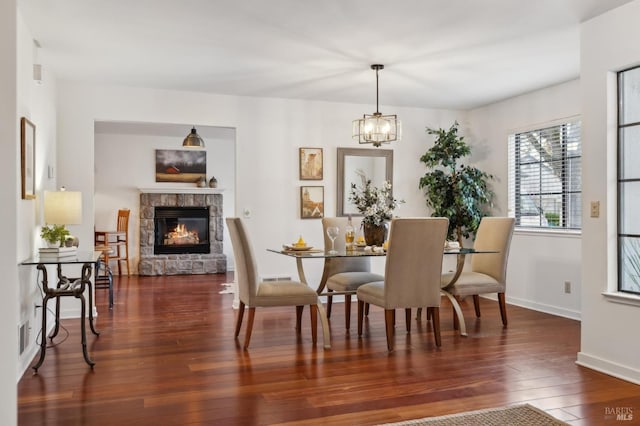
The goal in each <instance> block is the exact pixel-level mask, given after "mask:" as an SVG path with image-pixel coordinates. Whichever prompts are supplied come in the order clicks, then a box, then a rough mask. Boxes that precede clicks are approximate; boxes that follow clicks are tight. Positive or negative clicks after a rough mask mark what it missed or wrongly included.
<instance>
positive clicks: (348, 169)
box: [336, 148, 393, 216]
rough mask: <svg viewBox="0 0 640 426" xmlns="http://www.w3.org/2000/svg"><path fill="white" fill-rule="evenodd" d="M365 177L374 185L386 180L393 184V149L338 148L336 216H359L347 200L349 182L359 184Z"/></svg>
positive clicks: (349, 187)
mask: <svg viewBox="0 0 640 426" xmlns="http://www.w3.org/2000/svg"><path fill="white" fill-rule="evenodd" d="M367 179H371V182H372V183H373V185H375V186H380V185H382V182H384V181H385V180H388V181H389V182H391V183H392V184H393V150H390V149H364V148H338V184H337V185H338V187H337V191H336V192H337V195H338V200H337V204H336V216H347V215H349V214H350V215H353V216H359V215H360V213H359V212H358V209H357V208H356V207H355V206H354V205H353V203H351V202H350V201H349V192H350V191H351V184H352V183H355V184H356V185H358V186H361V185H362V184H363V183H364V182H365V181H366V180H367Z"/></svg>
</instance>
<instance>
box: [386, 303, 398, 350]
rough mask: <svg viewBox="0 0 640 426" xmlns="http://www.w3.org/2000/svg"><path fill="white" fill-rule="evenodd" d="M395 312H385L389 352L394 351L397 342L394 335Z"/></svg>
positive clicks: (387, 310) (389, 310)
mask: <svg viewBox="0 0 640 426" xmlns="http://www.w3.org/2000/svg"><path fill="white" fill-rule="evenodd" d="M395 312H396V310H395V309H385V310H384V324H385V329H386V331H387V349H388V350H389V352H391V351H393V346H394V341H395V337H394V335H393V334H394V333H393V330H394V328H395Z"/></svg>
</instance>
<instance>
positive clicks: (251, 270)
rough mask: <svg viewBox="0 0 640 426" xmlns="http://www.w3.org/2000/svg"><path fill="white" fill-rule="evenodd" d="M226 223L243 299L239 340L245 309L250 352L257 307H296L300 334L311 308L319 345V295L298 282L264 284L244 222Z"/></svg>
mask: <svg viewBox="0 0 640 426" xmlns="http://www.w3.org/2000/svg"><path fill="white" fill-rule="evenodd" d="M226 222H227V228H228V230H229V235H230V237H231V244H232V246H233V255H234V258H235V266H236V269H235V275H236V282H237V283H238V294H239V297H240V308H239V310H238V316H237V319H236V330H235V337H236V339H237V338H238V335H239V334H240V328H241V327H242V318H243V316H244V310H245V306H248V307H249V318H248V320H247V327H246V331H245V337H244V349H247V348H248V347H249V341H250V340H251V330H252V329H253V320H254V317H255V312H256V308H257V307H268V306H295V307H296V332H297V333H298V334H300V328H301V322H302V310H303V308H304V306H305V305H309V306H310V308H311V336H312V340H313V343H314V344H315V343H316V341H317V338H318V331H317V325H318V306H320V303H321V302H320V299H319V298H318V294H317V293H316V292H315V290H313V289H312V288H311V287H309V286H307V285H305V284H302V283H300V282H297V281H289V280H287V281H269V282H260V280H259V278H258V277H259V275H258V269H257V266H256V261H255V257H254V255H253V249H252V247H251V243H250V242H249V237H248V235H247V232H246V230H245V228H244V225H243V223H242V221H241V220H240V218H237V217H230V218H227V220H226ZM320 309H322V308H320ZM325 338H326V336H325ZM325 343H326V342H325Z"/></svg>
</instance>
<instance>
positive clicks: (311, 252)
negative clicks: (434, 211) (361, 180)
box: [267, 245, 498, 347]
mask: <svg viewBox="0 0 640 426" xmlns="http://www.w3.org/2000/svg"><path fill="white" fill-rule="evenodd" d="M267 251H269V252H272V253H277V254H281V255H284V256H288V257H292V258H294V259H295V260H296V267H297V270H298V279H299V280H300V282H301V283H303V284H305V285H310V283H309V282H308V281H307V277H306V275H305V273H304V262H303V261H304V260H308V259H324V260H328V259H331V258H341V257H362V256H365V257H385V256H386V255H387V252H386V250H383V249H382V248H381V247H375V248H372V247H368V246H367V247H355V248H354V249H350V250H339V251H334V252H330V251H329V250H322V249H316V248H313V247H303V248H296V247H294V246H288V245H284V246H283V247H282V248H281V249H271V248H269V249H267ZM443 253H444V255H445V256H456V270H455V271H454V274H453V276H452V278H451V280H450V281H449V282H446V283H442V285H441V289H440V292H441V293H442V295H443V296H445V297H447V299H449V301H450V302H451V305H452V306H453V309H454V311H455V314H456V317H457V319H458V324H459V328H460V335H461V336H467V327H466V324H465V321H464V316H463V315H462V309H461V308H460V303H459V302H458V300H457V299H456V298H455V297H454V296H453V295H452V294H451V293H449V292H448V291H447V287H449V286H451V285H453V284H454V283H455V282H456V281H457V280H458V278H460V274H462V271H463V270H464V265H465V261H466V257H467V256H468V255H473V254H487V253H498V252H497V251H495V250H476V249H474V248H466V247H465V248H446V247H443ZM325 267H326V264H325ZM324 290H325V282H323V281H320V283H319V284H318V286H317V288H316V292H317V293H318V295H319V296H328V295H331V296H337V295H340V294H341V292H331V293H327V292H325V291H324ZM419 312H420V311H419ZM418 315H419V314H418ZM320 318H321V322H322V327H323V333H324V335H325V339H327V337H326V336H329V323H328V320H327V318H326V315H321V316H320ZM327 342H328V340H325V347H329V346H330V345H329V346H328V345H327Z"/></svg>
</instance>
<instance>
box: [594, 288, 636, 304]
mask: <svg viewBox="0 0 640 426" xmlns="http://www.w3.org/2000/svg"><path fill="white" fill-rule="evenodd" d="M602 295H603V296H604V297H605V299H607V300H608V301H609V302H613V303H621V304H623V305H631V306H640V296H638V295H635V294H628V293H622V292H618V291H611V292H609V291H606V292H604V293H602Z"/></svg>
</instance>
